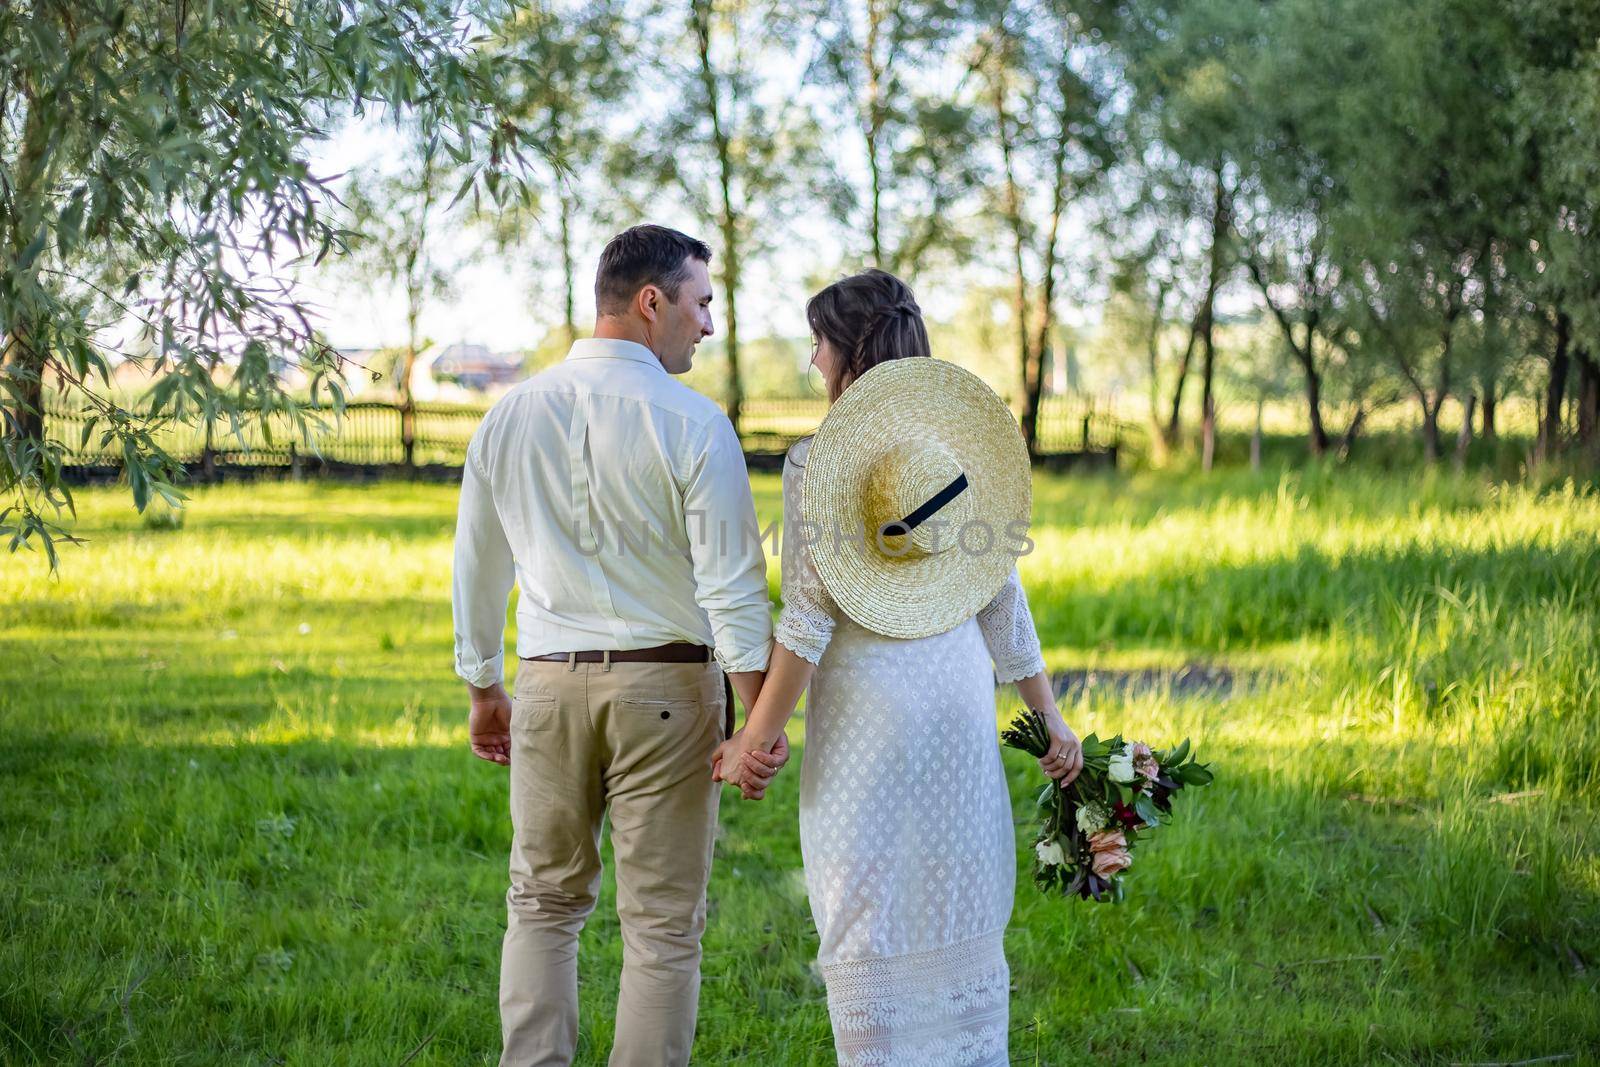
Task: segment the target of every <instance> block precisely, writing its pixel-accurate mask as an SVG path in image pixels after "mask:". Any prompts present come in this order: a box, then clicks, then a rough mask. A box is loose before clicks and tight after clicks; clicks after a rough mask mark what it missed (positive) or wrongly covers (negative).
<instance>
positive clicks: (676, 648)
mask: <svg viewBox="0 0 1600 1067" xmlns="http://www.w3.org/2000/svg"><path fill="white" fill-rule="evenodd" d="M522 658H523V659H525V660H542V661H552V662H556V663H573V662H577V663H604V662H607V660H608V659H609V661H610V662H611V663H707V662H710V660H711V650H710V649H709V648H707V647H706V646H705V645H697V644H694V643H693V642H691V641H673V642H671V643H669V644H665V645H656V646H655V647H653V648H630V649H618V650H616V651H609V652H593V651H590V652H552V653H550V654H549V655H548V656H523V657H522ZM722 693H723V697H724V704H723V708H722V716H723V719H722V736H723V737H724V738H728V737H732V736H733V721H734V719H733V679H731V678H729V677H728V675H727V673H726V672H724V673H723V675H722Z"/></svg>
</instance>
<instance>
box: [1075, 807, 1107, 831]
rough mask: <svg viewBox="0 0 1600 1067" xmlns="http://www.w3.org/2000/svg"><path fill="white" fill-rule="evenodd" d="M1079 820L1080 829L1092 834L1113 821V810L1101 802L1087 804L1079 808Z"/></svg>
mask: <svg viewBox="0 0 1600 1067" xmlns="http://www.w3.org/2000/svg"><path fill="white" fill-rule="evenodd" d="M1077 821H1078V829H1079V830H1081V831H1083V832H1084V833H1086V834H1092V833H1094V832H1095V831H1097V830H1104V829H1105V828H1106V823H1108V822H1110V821H1111V812H1110V811H1108V810H1107V809H1106V808H1105V807H1104V806H1103V805H1100V804H1085V805H1084V806H1083V807H1081V808H1079V809H1078V814H1077Z"/></svg>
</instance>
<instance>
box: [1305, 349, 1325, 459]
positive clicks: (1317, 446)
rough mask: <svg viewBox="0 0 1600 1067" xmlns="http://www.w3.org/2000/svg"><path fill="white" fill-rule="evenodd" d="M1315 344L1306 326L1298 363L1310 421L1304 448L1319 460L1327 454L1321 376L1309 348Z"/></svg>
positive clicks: (1314, 356)
mask: <svg viewBox="0 0 1600 1067" xmlns="http://www.w3.org/2000/svg"><path fill="white" fill-rule="evenodd" d="M1315 343H1316V334H1315V333H1314V332H1313V331H1312V329H1311V327H1310V326H1307V327H1306V353H1305V356H1304V357H1303V358H1302V359H1301V361H1300V363H1301V367H1302V368H1303V369H1304V370H1305V380H1306V414H1307V415H1308V416H1309V418H1310V420H1311V427H1310V430H1309V432H1308V438H1307V441H1306V446H1307V447H1308V448H1309V449H1310V450H1311V458H1312V459H1321V458H1322V457H1323V456H1325V455H1326V454H1327V452H1328V431H1327V428H1326V427H1325V426H1323V424H1322V375H1320V374H1318V373H1317V361H1316V353H1315V351H1314V350H1313V349H1312V347H1311V346H1312V345H1313V344H1315Z"/></svg>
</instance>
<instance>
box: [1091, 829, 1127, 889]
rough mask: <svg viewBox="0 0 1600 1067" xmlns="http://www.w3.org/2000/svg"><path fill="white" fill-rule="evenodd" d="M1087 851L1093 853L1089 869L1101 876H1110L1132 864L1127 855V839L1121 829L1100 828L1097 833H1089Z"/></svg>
mask: <svg viewBox="0 0 1600 1067" xmlns="http://www.w3.org/2000/svg"><path fill="white" fill-rule="evenodd" d="M1089 851H1090V852H1091V853H1093V855H1094V862H1093V864H1092V865H1091V867H1090V870H1092V871H1093V872H1094V873H1095V874H1097V875H1099V876H1100V877H1101V878H1110V877H1111V876H1112V875H1114V874H1116V873H1117V872H1118V871H1125V870H1127V869H1128V868H1129V867H1130V866H1132V865H1133V860H1132V858H1131V857H1129V855H1128V839H1127V838H1126V837H1124V836H1123V835H1122V831H1121V830H1101V831H1100V832H1099V833H1097V834H1090V835H1089Z"/></svg>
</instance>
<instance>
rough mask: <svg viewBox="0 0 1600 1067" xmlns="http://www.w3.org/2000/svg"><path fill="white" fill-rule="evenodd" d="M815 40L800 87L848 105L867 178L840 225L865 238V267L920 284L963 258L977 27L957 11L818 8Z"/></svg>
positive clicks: (880, 1)
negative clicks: (817, 45)
mask: <svg viewBox="0 0 1600 1067" xmlns="http://www.w3.org/2000/svg"><path fill="white" fill-rule="evenodd" d="M817 32H818V34H819V35H820V36H821V43H822V48H821V51H820V53H819V54H818V56H817V57H816V59H815V61H814V62H813V63H812V65H811V70H810V71H809V72H808V75H807V80H808V81H809V82H811V83H813V84H816V85H819V86H823V87H825V88H827V89H829V90H831V92H832V94H833V96H834V97H835V99H837V100H839V101H840V102H841V103H842V104H843V107H842V109H841V112H840V118H839V120H838V128H839V132H840V133H841V134H846V135H848V136H850V137H853V138H854V139H855V141H856V145H857V147H858V150H859V152H860V157H861V164H862V165H861V167H860V172H861V174H862V175H863V177H864V181H861V182H858V183H856V184H855V186H854V188H853V189H852V191H851V194H850V195H849V196H848V197H847V198H844V199H841V200H838V201H836V202H835V205H834V206H835V208H836V210H837V211H838V219H839V222H840V223H841V224H843V225H844V226H845V228H846V230H847V232H849V233H852V234H855V233H859V234H862V235H863V236H864V238H865V244H866V247H865V248H864V249H862V250H861V252H860V255H861V256H862V258H864V259H866V260H867V262H868V265H871V266H876V267H880V268H882V269H883V270H887V271H889V272H890V273H892V274H897V275H900V276H901V277H903V278H907V279H915V277H916V276H917V273H918V272H919V271H920V270H921V269H922V268H923V266H924V265H925V263H926V261H927V259H928V257H929V256H930V255H931V254H932V253H933V252H934V251H936V250H938V249H941V248H951V247H959V244H960V238H961V230H960V226H959V218H958V215H957V209H958V208H959V207H960V205H961V204H962V203H963V202H964V201H966V200H967V198H968V197H969V196H970V194H971V193H972V192H974V191H975V190H976V188H977V187H978V183H979V181H980V171H979V168H978V167H977V165H976V161H975V160H974V158H973V146H974V138H975V131H974V129H973V122H972V110H973V109H972V102H971V101H970V100H968V99H967V98H966V90H967V87H968V83H969V79H970V78H971V75H972V74H973V73H974V72H975V70H976V69H977V68H978V67H979V66H981V64H982V62H983V58H984V55H985V51H984V50H983V49H981V48H977V49H974V48H970V47H966V45H967V44H968V42H969V41H970V40H971V38H972V35H973V34H974V32H975V27H974V25H973V24H972V22H971V20H970V19H969V18H968V17H967V13H966V12H964V11H963V9H962V6H961V4H960V3H959V2H958V0H864V2H861V3H857V2H851V0H825V3H824V6H823V9H822V13H821V17H820V18H819V20H818V23H817ZM961 55H965V56H966V57H968V58H967V60H966V61H965V62H961V61H956V60H953V59H952V58H951V57H954V56H961Z"/></svg>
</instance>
